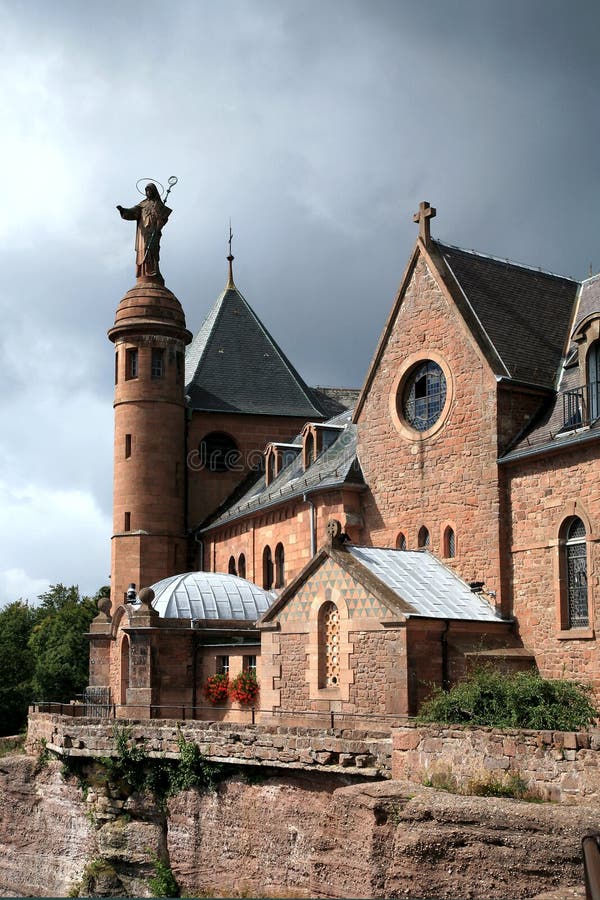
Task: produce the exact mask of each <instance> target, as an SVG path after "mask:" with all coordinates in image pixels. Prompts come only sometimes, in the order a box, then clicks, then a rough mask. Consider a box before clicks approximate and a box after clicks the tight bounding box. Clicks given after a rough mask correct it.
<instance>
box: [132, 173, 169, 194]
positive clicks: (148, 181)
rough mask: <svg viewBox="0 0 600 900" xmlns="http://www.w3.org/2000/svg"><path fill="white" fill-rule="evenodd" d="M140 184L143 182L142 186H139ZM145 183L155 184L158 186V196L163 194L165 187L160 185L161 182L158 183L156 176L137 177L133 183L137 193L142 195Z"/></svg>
mask: <svg viewBox="0 0 600 900" xmlns="http://www.w3.org/2000/svg"><path fill="white" fill-rule="evenodd" d="M169 180H170V179H169ZM140 184H143V185H144V186H143V187H140ZM147 184H155V185H156V186H157V187H158V188H159V193H160V196H161V197H163V196H164V193H165V189H164V187H163V186H162V184H161V183H160V181H157V180H156V178H138V180H137V181H136V183H135V187H136V190H137V192H138V194H141V195H142V196H144V193H145V190H146V185H147Z"/></svg>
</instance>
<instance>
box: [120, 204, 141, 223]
mask: <svg viewBox="0 0 600 900" xmlns="http://www.w3.org/2000/svg"><path fill="white" fill-rule="evenodd" d="M117 209H118V210H119V212H120V214H121V218H122V219H135V220H137V219H138V218H139V215H140V208H139V206H132V207H131V209H126V208H125V207H124V206H117Z"/></svg>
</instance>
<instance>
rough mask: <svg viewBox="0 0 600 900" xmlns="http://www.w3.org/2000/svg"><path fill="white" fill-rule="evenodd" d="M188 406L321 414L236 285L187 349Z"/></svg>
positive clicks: (251, 412) (273, 413)
mask: <svg viewBox="0 0 600 900" xmlns="http://www.w3.org/2000/svg"><path fill="white" fill-rule="evenodd" d="M185 374H186V393H187V394H188V396H189V397H190V406H191V407H192V409H197V410H203V411H211V412H217V411H218V412H232V413H244V414H247V415H269V416H298V417H302V418H317V419H321V418H323V417H324V412H323V410H322V409H321V408H320V406H319V404H318V401H317V399H316V398H315V397H314V395H313V393H312V391H311V389H310V388H309V387H307V385H306V384H305V383H304V381H303V380H302V378H301V377H300V375H299V374H298V372H296V370H295V369H294V367H293V366H292V364H291V363H290V361H289V360H288V359H287V357H286V356H285V354H284V353H283V351H282V350H281V349H280V347H278V346H277V344H276V343H275V341H274V340H273V338H272V337H271V335H270V334H269V332H268V331H267V329H266V328H265V327H264V325H263V324H262V322H261V321H260V320H259V319H258V317H257V316H256V314H255V313H254V312H253V310H252V309H251V308H250V306H249V305H248V303H247V302H246V300H245V299H244V297H243V296H242V295H241V294H240V292H239V291H238V289H237V288H231V287H229V288H227V289H226V290H225V291H223V293H222V294H221V295H220V297H219V298H218V300H217V302H216V303H215V305H214V306H213V308H212V310H211V311H210V313H209V314H208V316H207V317H206V319H205V321H204V323H203V324H202V327H201V328H200V331H199V332H198V334H197V335H196V337H195V338H194V340H193V341H192V343H191V344H190V346H189V347H188V350H187V353H186V373H185Z"/></svg>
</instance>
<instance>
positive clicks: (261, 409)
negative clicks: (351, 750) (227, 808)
mask: <svg viewBox="0 0 600 900" xmlns="http://www.w3.org/2000/svg"><path fill="white" fill-rule="evenodd" d="M434 215H435V210H434V209H433V208H432V207H430V206H429V204H427V203H422V204H421V205H420V209H419V212H418V213H417V214H416V216H415V221H416V222H417V223H418V227H419V233H418V237H417V240H416V243H415V246H414V249H413V251H412V253H411V255H410V258H409V260H408V262H407V265H406V268H405V270H404V273H403V275H402V278H401V281H400V286H399V289H398V293H397V295H396V297H395V299H394V302H393V304H392V308H391V311H390V314H389V318H388V320H387V322H386V324H385V327H384V329H383V332H382V334H381V337H380V340H379V344H378V346H377V348H376V349H375V353H374V356H373V360H372V363H371V366H370V368H369V371H368V372H367V374H366V378H365V380H364V384H363V385H362V388H361V390H360V391H352V390H345V389H341V388H340V389H323V388H310V387H308V386H307V385H306V384H305V382H304V381H303V380H302V377H301V376H300V374H299V373H298V372H297V371H296V370H295V368H294V367H293V365H292V364H291V362H290V361H289V360H288V359H287V358H286V356H285V355H284V353H283V352H282V350H281V349H280V348H279V347H278V346H277V344H276V342H275V341H274V340H273V338H272V337H271V335H270V334H269V332H268V331H267V329H266V328H265V326H264V325H263V324H262V323H261V322H260V321H259V320H258V318H257V317H256V315H255V313H254V312H253V310H252V309H251V307H250V305H249V304H248V303H247V302H246V300H245V299H244V297H243V296H242V294H241V292H240V291H239V290H238V288H237V286H236V284H235V282H234V278H233V271H232V263H233V257H232V256H231V254H230V256H229V257H228V259H229V278H228V282H227V285H226V288H225V290H224V291H223V293H222V294H221V295H220V296H219V298H218V299H217V301H216V303H215V305H214V306H213V308H212V310H211V311H210V312H209V313H208V315H207V317H206V319H205V321H204V324H203V325H202V327H201V329H200V331H199V332H198V334H197V335H196V336H195V337H193V336H192V335H191V334H190V332H189V331H188V330H187V328H186V323H185V316H184V313H183V310H182V307H181V305H180V303H179V301H178V300H177V298H176V297H175V296H174V295H173V294H172V293H171V292H170V291H169V290H168V289H167V288H166V287H165V285H164V283H163V279H162V277H161V276H160V274H154V275H147V274H144V273H142V274H141V275H139V277H138V279H137V282H136V284H135V286H134V287H133V288H132V289H131V290H129V291H128V292H127V294H126V295H125V297H124V298H123V300H122V301H121V303H120V304H119V306H118V309H117V313H116V318H115V323H114V325H113V327H112V328H111V329H110V331H109V338H110V340H111V341H112V342H113V343H114V345H115V445H114V455H115V469H114V528H113V531H114V534H113V538H112V548H113V549H112V576H111V578H112V581H111V585H112V587H111V608H109V607H108V605H106V606H105V608H103V610H102V611H101V612H100V614H99V616H98V617H97V619H96V620H95V621H94V623H93V624H92V628H91V634H90V640H91V655H90V685H91V686H92V687H94V688H101V689H103V690H105V692H106V694H107V695H108V694H110V698H111V702H112V703H114V704H116V705H117V706H119V707H120V708H121V709H122V710H124V712H123V714H127V715H131V714H132V712H133V711H136V714H138V715H161V716H163V715H167V714H172V715H176V714H178V712H177V710H178V709H179V708H181V707H183V710H184V712H185V711H186V710H187V714H188V715H190V714H197V715H201V716H204V717H209V715H210V714H211V710H209V711H208V712H206V710H204V711H200V712H199V711H198V709H199V707H201V706H206V699H205V698H204V694H203V691H204V686H205V684H206V680H207V678H208V677H209V676H210V675H212V674H214V673H216V672H222V673H229V674H230V676H233V675H235V674H236V673H238V672H241V671H248V670H251V671H254V672H256V673H257V676H258V679H259V682H260V701H259V702H258V703H257V705H259V706H260V709H261V711H262V712H261V714H264V715H267V714H269V712H285V711H289V712H296V713H298V712H302V711H304V712H306V713H310V712H318V711H321V712H323V711H325V712H326V711H328V710H335V711H337V712H347V713H352V714H361V715H366V714H373V715H374V714H377V715H382V716H385V715H390V716H391V715H407V714H412V713H414V712H416V710H417V708H418V705H419V703H420V701H421V700H422V698H423V697H424V696H425V695H426V693H427V691H428V690H430V689H431V685H432V684H437V685H440V686H443V687H447V686H449V685H451V684H452V683H453V682H455V681H456V680H457V679H458V678H460V676H461V675H462V674H464V672H465V671H466V670H467V669H468V668H469V666H470V665H472V664H473V662H474V661H478V660H479V661H480V660H482V659H486V660H489V661H493V662H495V664H497V665H499V666H502V667H504V668H515V667H523V666H530V665H533V664H535V665H537V667H538V668H539V670H540V672H541V674H542V675H544V676H547V677H569V678H577V679H581V680H584V681H589V682H591V683H592V684H593V685H594V688H595V690H596V691H597V693H599V694H600V658H599V654H598V650H597V643H596V628H597V625H598V619H597V617H596V613H595V603H596V602H598V596H597V595H598V593H599V577H600V551H599V545H598V539H599V536H600V478H599V475H600V464H599V458H600V428H599V427H598V426H599V422H600V276H594V277H591V278H589V279H587V280H585V281H583V282H576V281H573V280H571V279H569V278H563V277H560V276H557V275H554V274H551V273H548V272H544V271H542V270H540V269H536V268H529V267H527V266H523V265H516V264H514V263H510V262H507V261H504V260H499V259H495V258H493V257H490V256H484V255H482V254H479V253H476V252H474V251H466V250H461V249H458V248H456V247H453V246H450V245H445V244H441V243H440V242H438V241H436V240H435V239H434V238H433V237H432V236H431V231H430V227H431V219H432V217H433V216H434ZM149 586H152V593H150V592H148V591H142V590H140V589H141V588H142V587H143V588H147V587H149ZM130 601H133V602H130ZM190 707H191V710H190ZM234 708H235V704H233V706H232V705H231V704H229V705H228V706H227V707H226V708H224V709H222V710H220V712H219V714H220V715H229V714H230V710H232V709H234Z"/></svg>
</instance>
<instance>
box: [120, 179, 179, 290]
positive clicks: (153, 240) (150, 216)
mask: <svg viewBox="0 0 600 900" xmlns="http://www.w3.org/2000/svg"><path fill="white" fill-rule="evenodd" d="M145 194H146V199H145V200H142V202H141V203H138V204H137V205H136V206H132V207H131V208H130V209H126V208H125V207H123V206H117V209H118V210H119V212H120V214H121V218H122V219H133V220H135V221H136V222H137V231H136V235H135V261H136V265H137V277H138V278H141V277H143V276H151V275H160V270H159V268H158V258H159V255H160V235H161V232H162V229H163V228H164V226H165V225H166V224H167V219H168V218H169V216H170V215H171V210H170V209H169V207H168V206H165V204H164V203H163V202H162V200H161V199H160V194H159V193H158V188H157V187H156V185H155V184H153V183H152V182H151V181H150V182H149V183H148V184H147V185H146V188H145Z"/></svg>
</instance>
